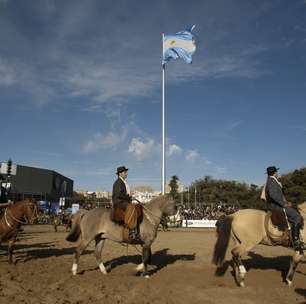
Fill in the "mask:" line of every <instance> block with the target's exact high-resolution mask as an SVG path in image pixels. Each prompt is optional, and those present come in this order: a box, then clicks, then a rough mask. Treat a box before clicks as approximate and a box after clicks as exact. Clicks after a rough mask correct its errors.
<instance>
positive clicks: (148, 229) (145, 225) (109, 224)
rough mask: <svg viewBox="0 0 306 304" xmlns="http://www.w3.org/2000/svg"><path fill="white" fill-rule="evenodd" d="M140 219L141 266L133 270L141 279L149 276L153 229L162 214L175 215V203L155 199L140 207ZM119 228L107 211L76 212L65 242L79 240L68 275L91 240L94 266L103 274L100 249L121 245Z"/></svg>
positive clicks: (158, 198)
mask: <svg viewBox="0 0 306 304" xmlns="http://www.w3.org/2000/svg"><path fill="white" fill-rule="evenodd" d="M143 213H144V216H143V220H142V222H141V223H140V226H139V234H140V243H139V245H141V246H142V263H141V264H139V265H138V266H137V268H136V270H137V271H138V272H141V271H142V272H143V276H144V277H149V274H148V268H147V265H148V264H149V263H150V259H151V245H152V243H153V241H154V240H155V238H156V235H157V228H158V226H159V224H160V221H161V218H162V216H163V215H165V216H168V215H174V214H175V213H176V205H175V201H174V200H173V199H172V198H170V197H167V196H159V197H156V198H154V199H152V200H151V201H150V202H149V203H147V204H145V205H143ZM122 232H123V226H121V225H118V224H116V223H114V222H113V221H112V220H111V211H110V209H104V208H96V209H92V210H89V211H87V212H84V211H83V212H82V213H81V212H80V211H79V212H78V213H76V214H75V215H74V217H73V219H72V228H71V231H70V233H69V234H68V236H67V237H66V240H67V241H70V242H76V241H78V240H79V242H78V245H77V248H76V252H75V254H74V259H73V265H72V273H73V275H76V274H77V270H78V263H79V259H80V255H81V254H82V252H83V251H84V250H85V249H86V248H87V246H88V245H89V243H91V242H92V241H93V240H95V242H96V248H95V255H96V261H97V264H98V266H99V268H100V270H101V272H102V273H103V274H106V273H107V272H108V271H107V269H106V268H105V266H104V264H103V261H102V250H103V246H104V242H105V240H107V239H108V240H111V241H114V242H118V243H124V242H125V241H124V238H123V233H122Z"/></svg>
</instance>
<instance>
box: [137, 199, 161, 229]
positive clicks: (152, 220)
mask: <svg viewBox="0 0 306 304" xmlns="http://www.w3.org/2000/svg"><path fill="white" fill-rule="evenodd" d="M141 205H142V208H143V211H144V212H143V213H144V215H145V216H146V218H147V219H148V221H149V222H150V223H151V224H152V225H153V226H155V225H157V224H158V223H157V222H155V221H154V218H156V219H158V221H159V222H160V221H161V217H159V216H158V215H156V214H154V213H153V212H152V211H151V210H150V209H149V208H147V207H146V206H145V205H144V204H141ZM150 214H151V215H152V216H153V217H154V218H152V217H151V216H150Z"/></svg>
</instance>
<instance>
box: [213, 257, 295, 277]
mask: <svg viewBox="0 0 306 304" xmlns="http://www.w3.org/2000/svg"><path fill="white" fill-rule="evenodd" d="M248 256H249V257H251V259H247V260H243V261H242V262H243V265H244V266H245V268H246V270H247V271H249V270H250V269H262V270H264V269H275V270H277V271H279V272H280V273H281V277H282V279H283V281H284V282H285V279H286V275H287V272H288V270H289V266H290V260H291V256H280V257H264V256H262V255H260V254H257V253H254V252H250V253H249V254H248ZM231 265H232V261H226V262H225V263H224V264H223V265H222V266H221V267H218V268H217V269H216V271H215V275H216V276H223V275H224V274H225V272H226V271H227V269H228V268H229V266H231ZM297 272H298V271H297ZM232 274H233V276H234V272H232Z"/></svg>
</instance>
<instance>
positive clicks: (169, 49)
mask: <svg viewBox="0 0 306 304" xmlns="http://www.w3.org/2000/svg"><path fill="white" fill-rule="evenodd" d="M194 27H195V25H193V26H192V27H191V28H190V29H188V30H185V31H181V32H178V33H176V34H175V35H164V41H163V61H162V64H163V65H164V64H165V63H167V62H168V61H170V60H171V59H178V58H182V59H183V60H184V61H185V62H187V63H192V55H193V54H194V52H195V50H196V45H195V41H194V37H193V35H192V33H191V32H192V30H193V29H194Z"/></svg>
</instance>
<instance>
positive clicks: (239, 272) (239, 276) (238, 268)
mask: <svg viewBox="0 0 306 304" xmlns="http://www.w3.org/2000/svg"><path fill="white" fill-rule="evenodd" d="M245 252H246V250H245V248H244V246H243V245H242V244H240V245H238V246H236V247H235V248H233V249H232V256H233V264H234V265H233V268H234V273H235V279H236V281H237V284H238V285H239V286H241V287H244V286H245V285H244V277H245V274H246V272H247V271H246V269H245V267H244V265H243V264H242V260H241V256H242V255H243V254H244V253H245Z"/></svg>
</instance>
